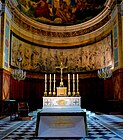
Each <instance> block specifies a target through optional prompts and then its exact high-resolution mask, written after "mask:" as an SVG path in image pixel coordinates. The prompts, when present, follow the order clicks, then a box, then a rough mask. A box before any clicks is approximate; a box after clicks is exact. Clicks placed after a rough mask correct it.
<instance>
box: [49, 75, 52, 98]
mask: <svg viewBox="0 0 123 140" xmlns="http://www.w3.org/2000/svg"><path fill="white" fill-rule="evenodd" d="M49 82H50V87H49V95H50V96H51V94H52V92H51V82H52V81H51V74H50V81H49Z"/></svg>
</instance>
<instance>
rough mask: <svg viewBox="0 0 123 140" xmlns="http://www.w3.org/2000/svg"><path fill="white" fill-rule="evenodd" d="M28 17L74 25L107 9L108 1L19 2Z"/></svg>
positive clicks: (59, 0)
mask: <svg viewBox="0 0 123 140" xmlns="http://www.w3.org/2000/svg"><path fill="white" fill-rule="evenodd" d="M17 1H18V8H19V9H20V10H21V12H23V13H24V14H26V15H27V16H28V17H30V18H32V19H34V20H36V21H38V22H43V23H47V24H53V25H54V24H55V25H73V24H77V23H82V22H85V21H87V20H89V19H91V18H93V17H94V16H96V15H97V14H99V13H100V12H101V11H102V10H103V9H104V7H105V2H106V0H17Z"/></svg>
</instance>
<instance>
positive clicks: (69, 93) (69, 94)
mask: <svg viewBox="0 0 123 140" xmlns="http://www.w3.org/2000/svg"><path fill="white" fill-rule="evenodd" d="M68 96H71V92H70V74H68Z"/></svg>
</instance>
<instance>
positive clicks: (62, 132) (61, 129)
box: [36, 108, 87, 138]
mask: <svg viewBox="0 0 123 140" xmlns="http://www.w3.org/2000/svg"><path fill="white" fill-rule="evenodd" d="M36 136H38V137H40V138H83V137H86V136H87V122H86V112H83V111H82V110H80V109H76V110H75V109H72V108H71V109H68V108H67V109H60V110H59V109H58V108H56V109H55V108H53V109H51V108H50V109H43V110H42V111H41V112H38V114H37V122H36Z"/></svg>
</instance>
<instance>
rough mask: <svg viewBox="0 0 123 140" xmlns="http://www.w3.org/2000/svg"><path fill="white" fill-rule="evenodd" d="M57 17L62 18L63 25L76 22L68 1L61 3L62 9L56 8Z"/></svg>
mask: <svg viewBox="0 0 123 140" xmlns="http://www.w3.org/2000/svg"><path fill="white" fill-rule="evenodd" d="M55 17H56V18H60V19H61V20H62V23H67V22H70V21H71V22H72V21H73V20H74V16H73V15H72V11H71V9H70V6H69V5H67V3H66V1H62V2H60V7H59V8H56V13H55Z"/></svg>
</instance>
